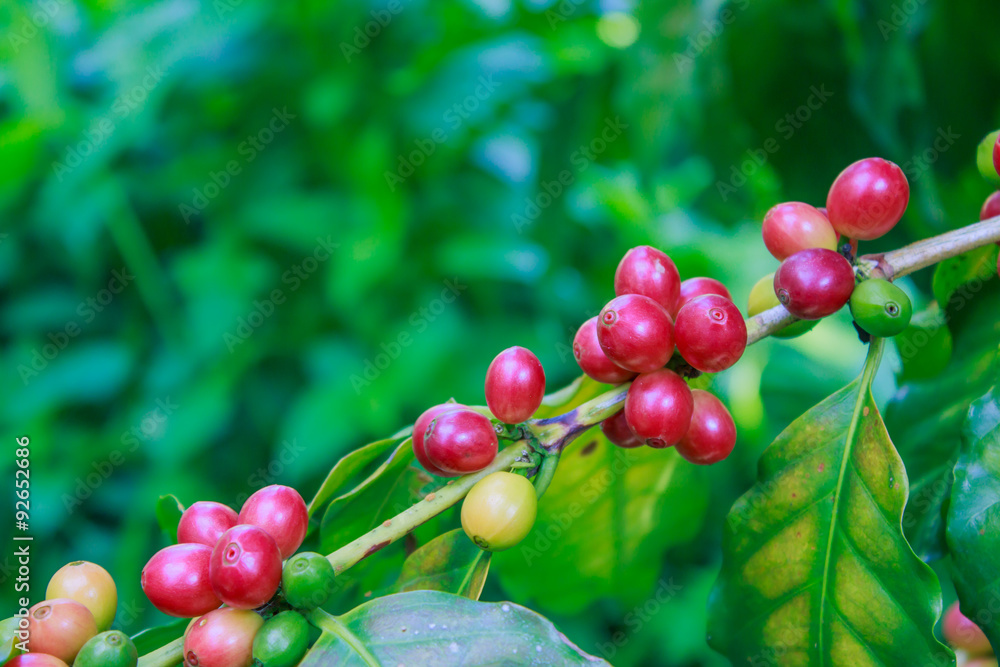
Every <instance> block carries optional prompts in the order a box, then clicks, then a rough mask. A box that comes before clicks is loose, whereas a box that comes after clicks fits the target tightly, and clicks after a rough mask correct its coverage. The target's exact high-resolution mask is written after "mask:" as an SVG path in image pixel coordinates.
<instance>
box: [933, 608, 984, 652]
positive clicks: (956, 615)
mask: <svg viewBox="0 0 1000 667" xmlns="http://www.w3.org/2000/svg"><path fill="white" fill-rule="evenodd" d="M942 631H943V633H944V639H945V641H946V642H948V644H949V645H951V647H952V648H959V649H962V650H964V651H966V652H967V653H969V654H970V655H989V654H990V653H992V652H993V648H992V647H991V646H990V641H989V640H988V639H987V638H986V635H985V634H984V633H983V631H982V630H981V629H980V627H979V626H978V625H976V624H975V623H973V622H972V621H971V620H969V619H968V618H967V617H966V616H965V614H963V613H962V610H961V609H959V606H958V603H957V602H954V603H952V605H951V606H950V607H948V611H946V612H945V614H944V621H943V625H942Z"/></svg>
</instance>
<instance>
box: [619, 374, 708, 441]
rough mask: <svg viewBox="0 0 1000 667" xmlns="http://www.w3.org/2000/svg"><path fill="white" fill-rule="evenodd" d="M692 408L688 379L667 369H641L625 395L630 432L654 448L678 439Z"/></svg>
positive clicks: (688, 420) (682, 434)
mask: <svg viewBox="0 0 1000 667" xmlns="http://www.w3.org/2000/svg"><path fill="white" fill-rule="evenodd" d="M693 410H694V400H693V399H692V397H691V390H690V389H688V386H687V383H686V382H684V380H683V378H681V376H680V375H677V373H674V372H673V371H671V370H667V369H662V370H658V371H656V372H654V373H643V374H642V375H640V376H639V377H638V378H636V379H635V380H634V381H633V382H632V386H630V387H629V389H628V394H626V396H625V419H627V420H628V425H629V427H630V428H631V429H632V432H633V433H635V435H636V437H637V438H639V439H640V440H642V441H643V442H644V443H645V444H647V445H649V446H650V447H655V448H657V449H660V448H663V447H670V446H671V445H676V444H677V443H678V442H680V439H681V438H683V437H684V434H685V433H687V431H688V427H689V426H690V425H691V413H692V411H693Z"/></svg>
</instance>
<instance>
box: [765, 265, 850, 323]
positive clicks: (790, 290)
mask: <svg viewBox="0 0 1000 667" xmlns="http://www.w3.org/2000/svg"><path fill="white" fill-rule="evenodd" d="M853 291H854V269H852V268H851V263H850V262H848V261H847V260H846V259H845V258H844V256H843V255H839V254H837V253H835V252H834V251H832V250H827V249H825V248H811V249H809V250H801V251H799V252H797V253H795V254H794V255H792V256H791V257H789V258H788V259H786V260H785V261H784V262H782V263H781V266H780V267H778V271H777V272H776V273H775V274H774V293H775V294H776V295H777V296H778V300H779V301H781V303H782V304H784V306H785V308H787V309H788V312H790V313H791V314H792V315H794V316H795V317H798V318H799V319H803V320H818V319H820V318H821V317H826V316H827V315H832V314H833V313H835V312H837V311H838V310H840V309H841V308H842V307H843V306H844V304H845V303H847V300H848V299H850V298H851V292H853Z"/></svg>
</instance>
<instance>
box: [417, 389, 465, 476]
mask: <svg viewBox="0 0 1000 667" xmlns="http://www.w3.org/2000/svg"><path fill="white" fill-rule="evenodd" d="M464 407H465V406H464V405H461V404H460V403H442V404H440V405H435V406H434V407H432V408H427V409H426V410H424V412H423V414H421V415H420V416H419V417H417V421H416V422H415V423H414V424H413V441H412V442H413V455H414V456H416V457H417V461H419V462H420V465H422V466H423V467H424V470H426V471H427V472H429V473H430V474H432V475H437V476H438V477H458V473H452V472H446V471H444V470H441V469H440V468H438V467H437V466H436V465H434V464H433V463H431V460H430V459H429V458H427V450H426V448H425V446H424V434H425V433H426V432H427V427H428V426H430V425H431V420H432V419H434V418H435V417H437V416H438V415H443V414H444V413H446V412H451V411H452V410H458V409H459V408H464Z"/></svg>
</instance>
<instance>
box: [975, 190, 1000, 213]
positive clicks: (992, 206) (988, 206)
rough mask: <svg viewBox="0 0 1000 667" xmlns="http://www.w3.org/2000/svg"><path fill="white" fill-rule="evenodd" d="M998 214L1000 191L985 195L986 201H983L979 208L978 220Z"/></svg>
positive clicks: (999, 210)
mask: <svg viewBox="0 0 1000 667" xmlns="http://www.w3.org/2000/svg"><path fill="white" fill-rule="evenodd" d="M998 215H1000V191H998V192H994V193H993V194H991V195H990V196H989V197H987V198H986V201H984V202H983V207H982V208H981V209H979V219H980V220H989V219H990V218H993V217H995V216H998Z"/></svg>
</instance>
